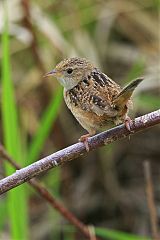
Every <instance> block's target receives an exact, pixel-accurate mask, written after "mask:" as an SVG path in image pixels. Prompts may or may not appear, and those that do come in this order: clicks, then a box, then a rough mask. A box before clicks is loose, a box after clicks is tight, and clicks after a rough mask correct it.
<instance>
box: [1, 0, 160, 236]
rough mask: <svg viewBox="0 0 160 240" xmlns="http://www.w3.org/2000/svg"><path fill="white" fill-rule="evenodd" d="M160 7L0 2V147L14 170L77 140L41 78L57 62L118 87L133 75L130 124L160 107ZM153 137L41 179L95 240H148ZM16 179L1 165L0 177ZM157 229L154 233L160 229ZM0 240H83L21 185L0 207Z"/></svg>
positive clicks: (157, 166)
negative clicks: (84, 63)
mask: <svg viewBox="0 0 160 240" xmlns="http://www.w3.org/2000/svg"><path fill="white" fill-rule="evenodd" d="M159 11H160V4H159V1H158V0H135V1H133V0H132V1H130V0H106V1H103V0H97V1H92V0H77V1H75V0H68V1H64V0H59V1H56V0H55V1H51V0H45V1H42V0H39V1H35V0H12V1H7V0H5V1H0V34H1V41H0V64H1V70H0V104H1V113H0V123H1V125H0V139H1V143H2V144H4V146H5V148H6V149H7V151H8V153H9V154H10V155H11V156H12V157H13V158H14V159H15V160H16V161H17V162H18V163H20V164H21V166H27V165H29V164H31V163H32V162H34V161H36V160H38V159H40V158H42V157H43V156H47V155H49V154H51V153H52V152H55V151H57V150H59V149H62V148H64V147H66V146H68V145H70V144H73V143H75V142H77V139H78V138H79V137H80V136H81V135H82V134H84V133H85V131H84V130H83V129H82V127H81V126H80V125H79V124H78V123H77V121H76V120H75V119H74V118H73V116H72V114H71V113H70V112H69V110H68V109H67V108H66V106H65V104H64V101H63V94H62V88H61V87H60V85H59V84H58V82H57V81H56V80H55V79H53V78H50V79H45V78H43V75H44V73H46V72H48V71H50V70H51V69H53V68H54V66H55V65H56V63H58V62H59V61H61V60H62V59H63V58H65V57H71V56H81V57H86V58H88V59H90V60H91V61H92V62H94V63H95V65H97V66H98V67H100V69H101V70H102V71H103V72H105V73H106V74H107V75H108V76H110V77H111V78H112V79H114V80H115V81H116V82H117V83H119V84H120V85H122V86H123V85H125V84H126V83H128V82H129V81H131V80H132V79H134V78H136V77H138V76H142V75H143V76H144V77H145V80H144V82H143V83H142V84H141V85H140V86H139V87H138V88H137V90H136V93H135V95H134V97H133V99H134V101H133V102H134V106H133V110H132V111H131V113H130V116H132V117H135V116H140V115H142V114H144V113H147V112H151V111H153V110H156V109H158V108H160V97H159V96H160V74H159V73H160V71H159V70H160V69H159V68H160V58H159V56H160V55H159V54H160V39H159V37H160V32H159V31H160V30H159V29H160V24H159V19H160V18H159ZM159 135H160V129H159V127H158V126H157V127H155V128H153V129H150V130H148V131H145V132H143V133H139V134H137V135H135V136H132V137H131V139H130V140H129V139H125V140H122V141H119V142H116V143H113V144H111V145H109V146H107V147H103V148H101V149H97V150H96V151H94V152H91V153H89V154H87V155H86V156H85V157H80V158H79V159H77V160H75V161H73V162H70V163H68V164H65V165H64V166H62V167H59V168H57V169H54V170H51V171H50V172H48V173H46V174H44V175H43V176H41V177H40V178H39V180H41V181H43V183H44V184H45V186H46V187H48V188H49V189H50V191H51V192H52V193H53V194H54V196H56V197H57V199H59V200H60V201H62V202H63V203H64V205H65V206H66V207H67V208H68V209H69V210H70V211H71V212H73V213H74V214H75V215H76V216H77V217H78V218H79V219H81V221H83V222H84V223H85V224H87V225H93V226H95V231H96V232H97V234H98V235H99V236H101V237H102V239H108V240H112V239H114V240H116V239H117V240H125V239H128V240H131V239H132V240H138V239H139V240H140V239H150V237H151V234H152V232H151V224H150V217H149V210H148V207H147V199H146V194H145V188H146V185H145V180H144V168H143V162H144V161H145V160H149V161H150V162H151V170H152V177H153V184H154V192H155V204H156V207H157V214H158V219H159V222H160V187H159V186H160V184H159V183H160V162H159V159H160V148H159V146H160V142H159ZM14 171H15V170H14V169H13V168H12V167H11V166H9V164H7V163H5V161H2V158H0V178H3V177H4V176H6V175H9V174H11V173H12V172H14ZM159 227H160V225H159ZM0 239H2V240H6V239H13V240H17V239H33V240H36V239H37V240H39V239H55V240H63V239H65V240H68V239H69V240H79V239H85V237H84V236H83V235H82V234H80V233H79V232H78V231H77V230H76V229H75V228H73V227H72V226H70V225H69V224H68V222H67V221H66V220H65V219H64V218H63V217H62V216H60V215H59V213H57V212H56V211H54V210H53V209H51V207H50V206H48V204H47V203H45V201H44V200H43V199H41V198H40V197H39V196H38V195H37V194H36V193H35V192H34V191H33V190H32V189H30V188H29V187H28V186H27V184H24V185H23V186H20V187H18V188H16V189H14V190H12V191H10V192H9V193H7V194H5V195H3V196H1V198H0Z"/></svg>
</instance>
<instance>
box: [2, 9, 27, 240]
mask: <svg viewBox="0 0 160 240" xmlns="http://www.w3.org/2000/svg"><path fill="white" fill-rule="evenodd" d="M5 7H6V6H5ZM5 10H6V8H5ZM2 49H3V58H2V89H3V91H2V123H3V137H4V145H5V147H6V149H7V151H8V153H9V154H10V155H11V156H12V157H13V158H14V159H16V160H17V162H19V163H20V160H22V159H23V157H22V153H21V144H20V135H19V128H18V125H19V124H18V120H17V109H16V103H15V97H14V87H13V82H12V81H11V69H10V55H9V36H8V23H7V20H6V21H5V25H4V31H3V34H2ZM21 165H23V163H22V162H21ZM5 170H6V174H7V175H10V174H11V173H13V168H12V167H11V166H9V165H8V164H7V163H6V164H5ZM7 210H8V214H9V216H8V219H9V220H10V228H11V239H23V240H24V239H27V232H28V230H27V199H26V194H25V186H21V187H19V188H16V189H14V190H12V191H10V192H8V193H7ZM19 213H20V214H19Z"/></svg>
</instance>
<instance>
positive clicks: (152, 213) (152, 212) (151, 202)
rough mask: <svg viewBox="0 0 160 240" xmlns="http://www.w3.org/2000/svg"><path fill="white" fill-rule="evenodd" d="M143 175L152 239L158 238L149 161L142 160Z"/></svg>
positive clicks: (158, 239) (159, 239)
mask: <svg viewBox="0 0 160 240" xmlns="http://www.w3.org/2000/svg"><path fill="white" fill-rule="evenodd" d="M144 175H145V180H146V194H147V202H148V208H149V212H150V220H151V228H152V234H153V239H154V240H160V236H159V234H158V218H157V212H156V206H155V202H154V193H153V182H152V176H151V167H150V163H149V162H148V161H145V162H144Z"/></svg>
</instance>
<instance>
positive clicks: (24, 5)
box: [21, 0, 46, 73]
mask: <svg viewBox="0 0 160 240" xmlns="http://www.w3.org/2000/svg"><path fill="white" fill-rule="evenodd" d="M21 4H22V8H23V10H24V18H23V23H24V25H25V26H26V28H27V29H28V30H29V32H30V33H31V34H32V42H31V49H32V54H33V57H34V59H35V61H36V63H37V66H38V67H39V69H40V70H41V71H42V73H45V72H46V71H45V67H44V64H43V62H42V60H41V57H40V54H39V51H38V41H37V37H36V34H35V30H34V28H33V25H32V22H31V16H30V1H29V0H21Z"/></svg>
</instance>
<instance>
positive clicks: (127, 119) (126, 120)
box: [124, 116, 134, 132]
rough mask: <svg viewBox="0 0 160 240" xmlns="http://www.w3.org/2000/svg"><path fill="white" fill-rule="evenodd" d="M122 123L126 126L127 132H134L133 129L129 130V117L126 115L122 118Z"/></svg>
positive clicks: (130, 121) (130, 122) (130, 124)
mask: <svg viewBox="0 0 160 240" xmlns="http://www.w3.org/2000/svg"><path fill="white" fill-rule="evenodd" d="M124 125H125V127H126V129H127V130H128V131H129V132H134V131H133V130H131V126H132V120H131V118H130V117H128V116H127V117H126V118H125V120H124Z"/></svg>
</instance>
